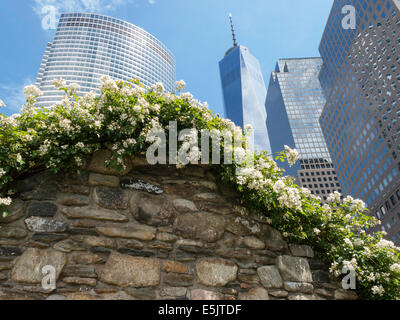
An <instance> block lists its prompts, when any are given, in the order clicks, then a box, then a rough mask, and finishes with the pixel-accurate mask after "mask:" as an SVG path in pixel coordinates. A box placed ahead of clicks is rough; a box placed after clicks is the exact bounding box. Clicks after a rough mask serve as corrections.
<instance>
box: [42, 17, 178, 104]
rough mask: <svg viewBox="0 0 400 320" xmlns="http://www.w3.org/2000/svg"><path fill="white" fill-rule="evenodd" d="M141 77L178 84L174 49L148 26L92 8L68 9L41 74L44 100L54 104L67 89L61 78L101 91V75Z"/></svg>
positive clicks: (168, 87) (82, 88)
mask: <svg viewBox="0 0 400 320" xmlns="http://www.w3.org/2000/svg"><path fill="white" fill-rule="evenodd" d="M103 75H108V76H110V77H111V78H113V79H115V80H124V81H128V80H130V79H133V78H137V79H139V80H140V81H141V82H142V83H143V84H144V85H146V86H149V85H152V84H155V83H157V82H161V83H163V84H164V86H165V88H166V90H168V91H173V90H174V89H175V60H174V57H173V55H172V54H171V52H170V51H169V50H168V49H167V48H166V47H165V46H164V45H163V44H162V43H161V42H160V41H159V40H158V39H156V38H155V37H154V36H152V35H151V34H150V33H148V32H146V31H145V30H143V29H141V28H139V27H137V26H135V25H133V24H131V23H129V22H125V21H122V20H119V19H114V18H111V17H107V16H103V15H98V14H90V13H65V14H62V15H61V17H60V21H59V24H58V27H57V30H56V33H55V36H54V40H53V42H51V43H49V44H48V45H47V47H46V50H45V53H44V56H43V60H42V64H41V66H40V70H39V73H38V77H37V81H36V83H37V86H38V87H39V88H40V89H41V90H42V91H43V92H44V96H43V97H40V98H39V99H38V106H51V105H53V104H54V103H56V102H58V101H59V100H60V97H61V96H62V95H63V93H62V92H60V91H59V90H57V89H56V88H55V87H54V86H53V81H54V80H55V79H60V78H62V79H64V80H66V81H67V83H68V84H69V83H73V82H74V83H77V84H79V85H80V89H79V93H87V92H90V91H96V92H98V90H99V86H100V77H101V76H103Z"/></svg>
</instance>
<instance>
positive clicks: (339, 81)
mask: <svg viewBox="0 0 400 320" xmlns="http://www.w3.org/2000/svg"><path fill="white" fill-rule="evenodd" d="M398 3H399V2H398V1H397V4H396V1H392V0H390V1H389V0H386V1H383V0H363V1H355V0H353V1H335V3H334V5H333V8H332V11H331V14H330V17H329V20H328V24H327V26H326V29H325V32H324V34H323V37H322V41H321V44H320V52H321V54H322V58H323V60H324V67H323V68H322V70H321V75H320V77H321V79H322V80H321V83H322V85H323V86H324V92H325V94H326V99H327V101H326V105H325V107H324V110H323V112H322V114H321V118H320V123H321V127H322V130H323V133H324V136H325V139H326V142H327V145H328V148H329V150H330V154H331V156H332V160H333V163H334V165H335V167H336V168H337V173H338V178H339V181H340V182H341V184H342V187H343V190H344V193H346V194H350V195H352V196H353V197H357V198H361V199H363V200H364V201H366V203H367V206H368V208H369V209H370V214H371V215H375V216H376V217H377V218H378V219H380V220H381V221H382V225H381V226H380V227H379V229H381V230H383V231H386V232H388V238H389V239H391V240H393V241H394V242H397V243H398V242H399V241H400V175H399V172H400V11H399V4H398ZM345 4H346V5H348V4H351V5H353V6H354V7H355V8H356V14H357V24H356V29H355V30H352V29H349V30H345V29H343V27H342V24H341V22H340V21H341V17H343V15H342V13H341V12H342V6H343V5H345ZM343 44H345V45H343ZM328 69H330V70H335V71H334V72H329V71H327V70H328ZM328 78H330V79H329V80H327V79H328Z"/></svg>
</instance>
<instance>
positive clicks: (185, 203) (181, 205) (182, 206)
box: [172, 199, 198, 212]
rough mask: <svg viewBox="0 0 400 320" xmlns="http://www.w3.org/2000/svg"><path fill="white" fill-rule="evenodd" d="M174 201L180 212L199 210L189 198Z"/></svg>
mask: <svg viewBox="0 0 400 320" xmlns="http://www.w3.org/2000/svg"><path fill="white" fill-rule="evenodd" d="M172 203H173V205H174V207H175V209H176V210H178V211H179V212H190V211H198V210H197V207H196V205H195V204H194V203H193V202H192V201H189V200H185V199H175V200H174V201H173V202H172Z"/></svg>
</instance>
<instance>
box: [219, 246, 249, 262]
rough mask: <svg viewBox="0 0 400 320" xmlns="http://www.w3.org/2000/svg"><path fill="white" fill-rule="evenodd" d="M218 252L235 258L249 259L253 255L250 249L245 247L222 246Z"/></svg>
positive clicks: (222, 255) (226, 256)
mask: <svg viewBox="0 0 400 320" xmlns="http://www.w3.org/2000/svg"><path fill="white" fill-rule="evenodd" d="M216 253H217V254H218V255H220V256H221V257H224V258H234V259H237V260H247V259H249V258H251V257H252V255H253V254H252V252H251V251H250V250H248V249H243V248H236V249H235V248H227V249H225V248H220V249H217V250H216Z"/></svg>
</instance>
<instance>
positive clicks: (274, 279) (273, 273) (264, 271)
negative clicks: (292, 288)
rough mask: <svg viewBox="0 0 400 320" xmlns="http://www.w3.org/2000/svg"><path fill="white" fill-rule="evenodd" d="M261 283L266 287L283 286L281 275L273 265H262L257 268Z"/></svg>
mask: <svg viewBox="0 0 400 320" xmlns="http://www.w3.org/2000/svg"><path fill="white" fill-rule="evenodd" d="M257 273H258V276H259V277H260V280H261V283H262V285H263V286H264V287H265V288H267V289H270V288H276V289H279V288H281V287H282V286H283V281H282V277H281V275H280V274H279V270H278V268H277V267H275V266H264V267H261V268H258V269H257Z"/></svg>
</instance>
